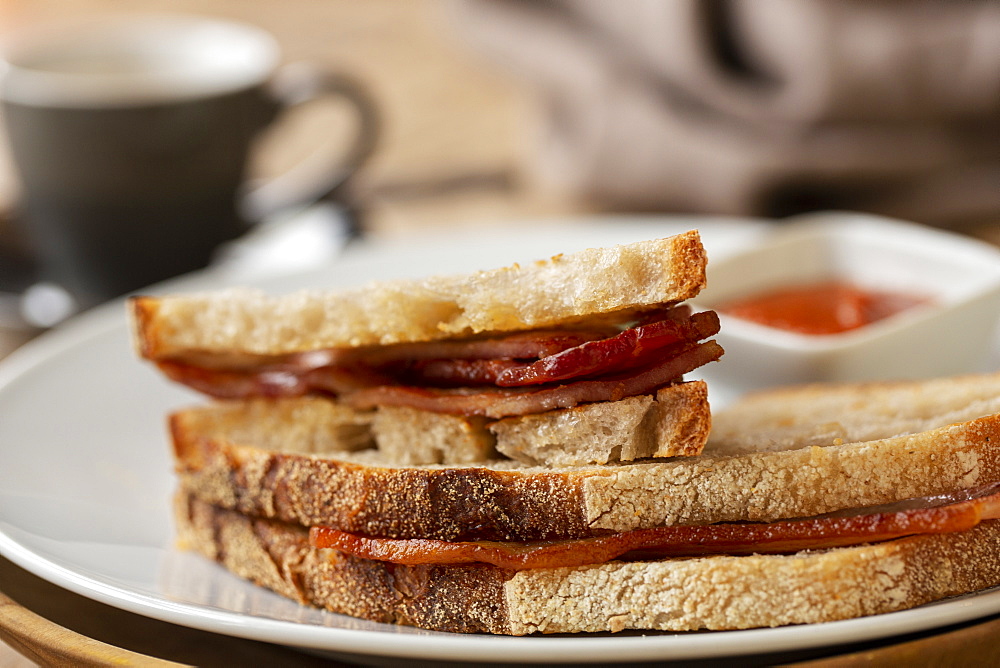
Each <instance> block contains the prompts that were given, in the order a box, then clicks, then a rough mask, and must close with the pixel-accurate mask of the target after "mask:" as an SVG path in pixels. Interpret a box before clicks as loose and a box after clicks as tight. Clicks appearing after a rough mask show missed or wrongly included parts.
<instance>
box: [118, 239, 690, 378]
mask: <svg viewBox="0 0 1000 668" xmlns="http://www.w3.org/2000/svg"><path fill="white" fill-rule="evenodd" d="M591 260H593V261H594V262H591ZM616 262H620V263H621V264H622V271H621V272H619V274H620V275H618V274H616V278H615V280H618V281H626V282H629V285H630V286H631V287H632V288H633V289H631V290H627V291H626V290H623V289H621V288H622V286H617V288H618V289H611V288H610V287H608V286H601V285H600V281H599V280H597V279H596V278H594V276H595V275H596V274H601V273H602V271H603V270H600V269H598V270H594V268H593V266H592V264H600V263H604V264H609V263H616ZM706 262H707V260H706V255H705V249H704V247H703V246H702V244H701V240H700V237H699V235H698V232H697V231H694V230H692V231H689V232H685V233H683V234H679V235H676V236H673V237H667V238H664V239H653V240H649V241H642V242H636V243H633V244H623V245H620V246H611V247H607V248H600V249H587V250H585V251H581V252H579V253H574V254H568V255H561V256H556V257H553V258H550V259H548V260H540V261H537V262H533V263H526V264H524V265H513V266H510V267H502V268H499V269H492V270H488V271H480V272H475V273H471V274H464V275H458V276H440V277H429V278H425V279H415V280H399V281H388V282H381V283H378V282H376V283H369V284H367V285H364V286H360V287H358V288H353V289H348V290H342V291H339V292H319V291H302V292H299V293H293V294H290V295H286V296H284V297H276V298H275V297H269V296H266V295H264V294H263V293H259V292H256V291H250V290H244V291H235V290H231V291H229V292H226V293H215V294H204V293H203V294H187V295H170V296H166V297H149V296H136V297H132V298H131V299H130V303H129V315H130V318H131V321H132V332H133V345H134V347H135V349H136V351H137V352H138V353H139V354H140V355H141V356H142V357H144V358H146V359H150V360H160V359H167V358H172V359H173V358H182V357H184V356H186V355H199V356H200V355H204V354H227V355H231V354H234V353H236V354H240V353H243V354H252V355H281V354H288V353H296V352H302V351H305V350H315V349H322V348H335V347H355V346H364V345H379V344H383V345H384V344H391V343H401V342H419V341H430V340H437V339H443V338H452V337H461V336H465V335H468V334H476V333H482V332H490V331H496V332H511V331H518V330H525V329H533V328H546V327H554V326H558V325H560V324H563V323H565V324H574V323H580V322H586V321H588V320H591V319H594V318H597V319H601V318H605V317H608V316H614V315H620V314H630V313H635V312H639V311H643V310H648V309H649V308H652V307H656V306H660V305H664V304H671V303H677V302H681V301H684V300H686V299H690V298H691V297H694V296H695V295H697V294H698V292H699V291H700V290H701V289H702V288H704V286H705V265H706ZM616 266H617V265H616ZM560 285H561V286H562V288H559V287H556V286H560ZM560 289H563V290H564V291H567V292H566V293H565V294H562V293H560V292H559V290H560ZM546 290H550V291H552V294H551V295H549V298H545V297H546V295H547V294H548V293H546ZM556 297H559V298H560V301H561V302H562V303H559V304H556V303H554V302H555V298H556ZM347 313H350V314H352V315H351V316H347V315H345V314H347Z"/></svg>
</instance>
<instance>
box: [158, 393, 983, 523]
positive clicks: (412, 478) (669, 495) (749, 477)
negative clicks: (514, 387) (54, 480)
mask: <svg viewBox="0 0 1000 668" xmlns="http://www.w3.org/2000/svg"><path fill="white" fill-rule="evenodd" d="M193 415H196V413H195V412H190V411H181V412H179V413H177V414H175V415H174V416H173V417H172V418H171V425H172V432H173V442H174V448H175V460H176V469H177V472H178V474H179V475H180V476H181V477H182V478H183V479H184V480H185V481H186V484H187V485H188V486H189V487H190V488H191V489H193V490H195V491H196V492H197V494H198V495H199V496H200V497H201V498H202V499H204V500H205V501H208V502H211V503H214V504H217V505H221V506H224V507H228V508H234V509H237V510H240V511H241V512H245V513H249V514H253V515H259V516H262V517H273V518H277V519H282V520H285V521H289V522H294V523H298V524H303V525H306V526H313V525H320V524H325V525H332V526H336V527H338V528H341V529H344V530H347V531H356V532H360V533H367V534H370V535H384V536H396V537H426V538H440V539H445V540H454V539H458V538H460V537H465V538H470V537H478V538H492V539H499V540H535V539H547V538H557V537H582V536H587V535H594V534H598V533H602V532H606V531H627V530H631V529H639V528H649V527H655V526H660V525H671V524H704V523H711V522H720V521H741V520H751V521H773V520H776V519H781V518H788V517H804V516H809V515H816V514H820V513H825V512H830V511H834V510H839V509H842V508H855V507H863V506H869V505H876V504H881V503H890V502H893V501H898V500H901V499H906V498H912V497H919V496H926V495H930V494H940V493H946V492H952V491H956V490H960V489H965V488H968V487H972V486H974V485H980V484H986V483H991V482H997V481H1000V447H998V446H1000V415H991V416H986V417H982V418H978V419H975V420H971V421H968V422H964V423H960V424H954V425H949V426H946V427H941V428H939V429H934V430H930V431H928V432H923V433H920V434H913V435H908V436H900V437H895V438H887V439H882V440H878V441H871V442H864V443H849V444H844V445H839V446H830V447H825V448H820V447H811V448H803V449H800V450H789V451H781V452H768V453H759V454H754V455H742V456H731V457H711V456H704V455H703V456H700V457H696V458H688V459H679V460H671V461H666V462H662V463H656V462H640V463H633V464H623V465H617V466H589V467H577V468H571V469H541V468H531V469H521V470H517V469H513V470H510V469H506V470H500V469H491V468H489V466H487V465H481V466H480V465H476V466H463V467H434V466H425V467H405V468H392V467H385V466H366V465H362V464H357V463H351V462H346V461H341V460H338V459H336V458H334V457H322V456H307V455H297V454H292V453H279V452H272V451H265V450H261V449H258V448H254V447H250V446H246V445H243V444H239V443H231V442H228V441H227V440H226V439H224V438H219V437H218V436H217V435H215V434H211V433H201V432H200V431H199V429H198V428H197V426H196V421H193V420H192V416H193ZM816 490H824V492H825V493H823V494H817V493H816ZM470 526H472V527H476V531H479V532H480V533H478V534H475V535H474V536H471V535H469V534H468V533H467V531H468V527H470Z"/></svg>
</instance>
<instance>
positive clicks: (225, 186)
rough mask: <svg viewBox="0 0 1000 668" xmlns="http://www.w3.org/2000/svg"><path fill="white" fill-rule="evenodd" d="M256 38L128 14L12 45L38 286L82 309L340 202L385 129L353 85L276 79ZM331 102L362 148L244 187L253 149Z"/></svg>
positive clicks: (9, 78)
mask: <svg viewBox="0 0 1000 668" xmlns="http://www.w3.org/2000/svg"><path fill="white" fill-rule="evenodd" d="M279 59H280V53H279V49H278V46H277V44H276V42H275V40H274V39H273V38H272V37H271V36H270V35H269V34H267V33H266V32H264V31H262V30H259V29H257V28H255V27H251V26H247V25H242V24H238V23H232V22H228V21H220V20H214V19H208V18H201V17H192V16H174V15H163V16H160V15H157V16H133V17H122V18H118V19H114V20H104V21H102V22H100V23H94V24H88V25H84V26H79V25H78V26H72V27H61V28H53V29H49V30H45V31H35V32H34V33H31V34H27V35H23V36H20V37H19V38H17V39H14V40H13V41H11V42H10V43H8V44H7V47H6V49H5V53H4V58H3V63H2V64H0V66H2V67H3V71H2V73H0V109H2V114H3V120H4V123H5V126H6V130H7V134H8V141H9V144H10V149H11V153H12V156H13V159H14V167H15V169H16V172H17V174H18V176H19V178H20V182H21V199H20V202H19V206H18V212H17V222H18V223H19V228H20V229H21V231H22V232H23V234H24V236H25V237H26V238H27V240H28V242H29V244H30V245H31V247H32V248H33V249H34V250H35V252H36V253H37V256H38V260H39V262H40V267H41V272H42V276H43V277H44V279H46V280H49V281H53V282H56V283H58V284H60V285H62V286H63V287H64V288H66V289H67V290H68V291H69V292H70V293H72V294H73V296H74V297H75V298H76V300H77V301H78V302H79V303H80V304H81V305H84V306H87V305H91V304H94V303H98V302H100V301H103V300H105V299H108V298H111V297H114V296H118V295H121V294H124V293H127V292H130V291H133V290H136V289H139V288H141V287H143V286H146V285H148V284H151V283H154V282H156V281H159V280H161V279H165V278H168V277H172V276H176V275H178V274H182V273H185V272H188V271H190V270H194V269H198V268H200V267H204V266H206V264H208V262H209V261H210V258H211V256H212V253H213V251H214V250H215V249H216V248H217V247H218V246H219V244H221V243H223V242H225V241H228V240H231V239H233V238H235V237H237V236H239V235H241V234H242V233H244V232H245V231H246V230H247V229H248V226H250V225H252V224H253V223H254V222H256V221H257V220H258V219H260V218H262V217H264V216H266V215H268V214H272V213H276V212H277V211H278V210H280V209H282V208H285V207H292V206H303V205H305V204H307V203H308V201H309V200H315V199H317V198H319V197H321V196H324V195H326V194H329V193H330V192H332V191H333V190H334V189H335V188H336V187H337V186H338V185H339V184H341V183H342V182H343V180H344V179H345V178H346V177H347V176H349V175H350V174H351V173H352V172H353V171H354V170H356V169H357V167H358V166H359V165H360V164H361V163H362V162H363V161H364V160H365V159H366V158H367V157H368V155H369V154H370V153H371V151H372V149H373V147H374V145H375V141H376V134H377V116H376V113H375V108H374V105H373V104H372V102H371V100H370V98H369V96H368V95H367V94H366V91H365V89H364V88H363V87H362V86H361V85H359V84H358V83H357V82H355V81H354V80H353V79H351V78H350V77H347V76H344V75H342V74H336V73H329V72H322V71H320V70H317V69H315V68H308V67H305V66H297V67H295V66H285V67H284V68H279ZM324 96H336V97H340V98H343V99H344V100H345V101H347V102H348V103H350V104H351V105H353V106H354V108H355V110H356V112H357V113H356V117H357V120H358V124H357V125H358V127H357V129H356V131H355V133H354V135H353V142H354V143H353V145H352V146H350V147H348V148H347V149H346V150H345V151H344V154H343V155H342V156H340V159H339V163H338V164H335V165H332V166H331V167H330V169H328V170H326V171H325V173H323V174H313V175H312V178H308V179H300V178H299V177H298V176H297V175H295V170H292V171H291V172H289V174H288V175H286V176H285V177H277V178H276V179H275V180H274V182H272V183H267V184H264V185H263V186H261V187H260V188H259V189H256V190H251V189H249V188H248V183H247V170H248V163H249V159H250V157H251V154H252V150H253V146H254V140H255V139H256V138H257V137H258V136H259V135H260V134H261V132H262V131H263V130H264V129H266V128H268V127H269V126H271V125H272V123H273V122H274V121H275V120H276V119H278V118H279V117H280V116H281V113H282V112H283V111H284V110H286V109H288V108H290V107H292V106H295V105H299V104H302V103H305V102H308V101H311V100H314V99H318V98H320V97H324Z"/></svg>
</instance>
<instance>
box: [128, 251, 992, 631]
mask: <svg viewBox="0 0 1000 668" xmlns="http://www.w3.org/2000/svg"><path fill="white" fill-rule="evenodd" d="M704 264H705V258H704V251H703V250H702V248H701V245H700V243H699V242H698V238H697V235H696V234H694V233H688V234H685V235H680V236H678V237H673V238H670V239H664V240H657V241H651V242H643V243H639V244H632V245H627V246H619V247H614V248H607V249H596V250H590V251H585V252H583V253H580V254H577V255H570V256H560V257H557V258H553V259H551V260H548V261H545V262H540V263H535V264H531V265H525V266H514V267H509V268H506V269H502V270H495V271H486V272H480V273H477V274H473V275H468V276H461V277H444V278H440V277H439V278H431V279H425V280H422V281H401V282H394V283H382V284H375V285H367V286H363V287H361V288H357V289H355V290H351V291H346V292H338V293H303V294H299V295H293V296H288V297H279V298H271V297H264V296H262V295H259V294H257V293H247V292H224V293H216V294H210V295H181V296H174V297H166V298H148V297H142V298H137V299H135V300H133V301H132V304H131V310H132V316H133V325H134V331H135V339H136V344H137V347H138V350H139V351H140V353H141V354H142V355H143V356H144V357H145V358H147V359H149V360H151V361H153V362H155V363H156V364H157V365H158V366H159V367H160V368H161V369H162V370H163V371H164V372H165V373H166V374H167V375H168V376H169V377H170V378H172V379H174V380H177V381H180V382H183V383H186V384H187V385H189V386H191V387H194V388H195V389H198V390H200V391H202V392H204V393H206V394H208V395H210V396H211V397H213V398H214V401H212V402H211V403H208V404H207V405H203V406H198V407H193V408H188V409H184V410H180V411H178V412H176V413H174V414H173V415H172V416H171V417H170V430H171V436H172V439H173V449H174V453H175V462H176V471H177V474H178V477H179V481H180V484H179V490H178V493H177V501H176V508H177V516H176V519H177V526H178V530H179V543H180V545H181V546H182V547H185V548H187V549H191V550H195V551H197V552H200V553H202V554H204V555H205V556H207V557H209V558H211V559H215V560H217V561H219V562H220V563H222V564H223V565H224V566H225V567H226V568H227V569H229V570H230V571H232V572H233V573H236V574H237V575H239V576H241V577H244V578H247V579H249V580H251V581H253V582H255V583H257V584H259V585H261V586H264V587H268V588H270V589H272V590H274V591H276V592H278V593H279V594H282V595H285V596H288V597H291V598H293V599H295V600H298V601H300V602H302V603H304V604H309V605H315V606H320V607H324V608H327V609H329V610H331V611H334V612H338V613H343V614H347V615H353V616H356V617H362V618H367V619H371V620H375V621H380V622H388V623H396V624H408V625H414V626H419V627H423V628H427V629H434V630H443V631H454V632H467V633H498V634H513V635H523V634H529V633H536V632H538V633H564V632H600V631H621V630H624V629H649V630H670V631H682V630H695V629H738V628H749V627H758V626H776V625H783V624H796V623H811V622H822V621H830V620H835V619H844V618H849V617H856V616H861V615H868V614H876V613H882V612H888V611H892V610H899V609H902V608H907V607H912V606H915V605H920V604H922V603H925V602H928V601H932V600H936V599H940V598H942V597H946V596H952V595H956V594H961V593H965V592H970V591H975V590H978V589H983V588H986V587H990V586H994V585H996V584H998V583H1000V556H998V555H1000V522H997V521H995V519H994V518H998V517H1000V488H998V484H1000V456H998V451H997V447H996V444H997V443H998V442H1000V415H998V414H1000V376H983V377H968V378H957V379H942V380H937V381H924V382H910V383H894V384H877V385H839V386H830V387H809V388H797V389H790V390H781V391H773V392H769V393H764V394H760V395H756V396H752V397H748V398H746V399H744V400H742V401H741V402H739V403H738V404H736V405H734V406H732V407H730V408H728V409H726V410H725V411H722V412H721V413H718V414H717V415H716V416H715V417H714V419H712V418H710V417H709V411H708V406H707V402H706V400H705V388H704V385H703V384H702V383H701V382H700V381H688V382H684V381H683V379H682V375H683V374H685V373H687V372H689V371H692V370H694V369H695V368H697V367H698V366H700V365H701V364H704V363H706V362H708V361H711V360H714V359H717V358H718V357H719V355H721V350H720V349H719V348H718V346H717V345H716V344H715V343H714V342H713V341H711V340H710V337H711V336H712V334H714V332H715V331H716V330H717V328H718V321H717V319H716V318H715V317H714V314H711V313H707V314H704V313H692V312H691V311H690V310H689V309H688V307H686V306H684V305H683V304H681V302H682V301H683V300H686V299H690V298H691V297H693V296H694V295H695V294H696V293H697V291H698V290H699V289H700V288H701V287H702V286H703V285H704ZM710 426H711V436H709V428H710ZM706 441H707V445H706ZM699 453H700V454H699Z"/></svg>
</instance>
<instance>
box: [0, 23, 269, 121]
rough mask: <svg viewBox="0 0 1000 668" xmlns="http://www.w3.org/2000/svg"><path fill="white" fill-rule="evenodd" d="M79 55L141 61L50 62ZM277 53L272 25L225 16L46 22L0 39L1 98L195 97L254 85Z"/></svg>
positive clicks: (84, 103)
mask: <svg viewBox="0 0 1000 668" xmlns="http://www.w3.org/2000/svg"><path fill="white" fill-rule="evenodd" d="M182 54H183V57H181V55H182ZM172 55H173V56H174V57H173V58H171V56H172ZM85 58H91V59H93V58H97V59H100V58H104V59H106V60H105V61H93V62H110V61H111V60H113V59H121V60H122V61H124V60H125V59H128V58H134V62H139V63H143V66H142V67H139V68H129V67H126V66H125V64H124V62H123V63H122V64H120V65H119V69H117V70H115V71H93V70H90V71H86V70H74V69H72V67H69V68H66V69H61V70H55V69H52V65H51V63H53V62H58V63H63V64H67V63H68V64H69V65H70V66H73V65H75V64H79V63H82V62H84V60H83V59H85ZM143 59H145V60H143ZM279 60H280V48H279V46H278V43H277V40H276V39H275V38H274V37H273V36H272V35H271V34H270V33H268V32H267V31H265V30H263V29H262V28H259V27H257V26H254V25H251V24H247V23H241V22H238V21H231V20H228V19H218V18H213V17H208V16H198V15H190V14H172V13H170V14H167V13H155V14H125V15H114V16H110V17H108V16H105V17H102V18H99V19H97V18H91V19H86V20H76V21H64V22H58V23H47V24H44V25H38V26H32V27H28V28H25V29H23V30H21V31H18V32H15V33H11V34H10V35H8V36H7V37H6V38H5V39H4V40H3V42H2V43H0V100H3V101H8V102H14V103H18V104H22V105H28V106H40V107H70V108H77V107H83V108H88V107H116V106H126V107H127V106H137V105H148V104H155V103H164V102H172V101H179V100H186V99H194V98H200V97H207V96H214V95H219V94H225V93H229V92H235V91H238V90H242V89H246V88H251V87H253V86H257V85H260V84H262V83H264V82H265V81H267V80H268V79H269V78H270V76H271V75H272V74H273V73H274V71H275V69H276V68H277V66H278V63H279ZM46 65H49V69H46ZM146 65H148V67H147V66H146ZM64 67H65V65H64Z"/></svg>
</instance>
